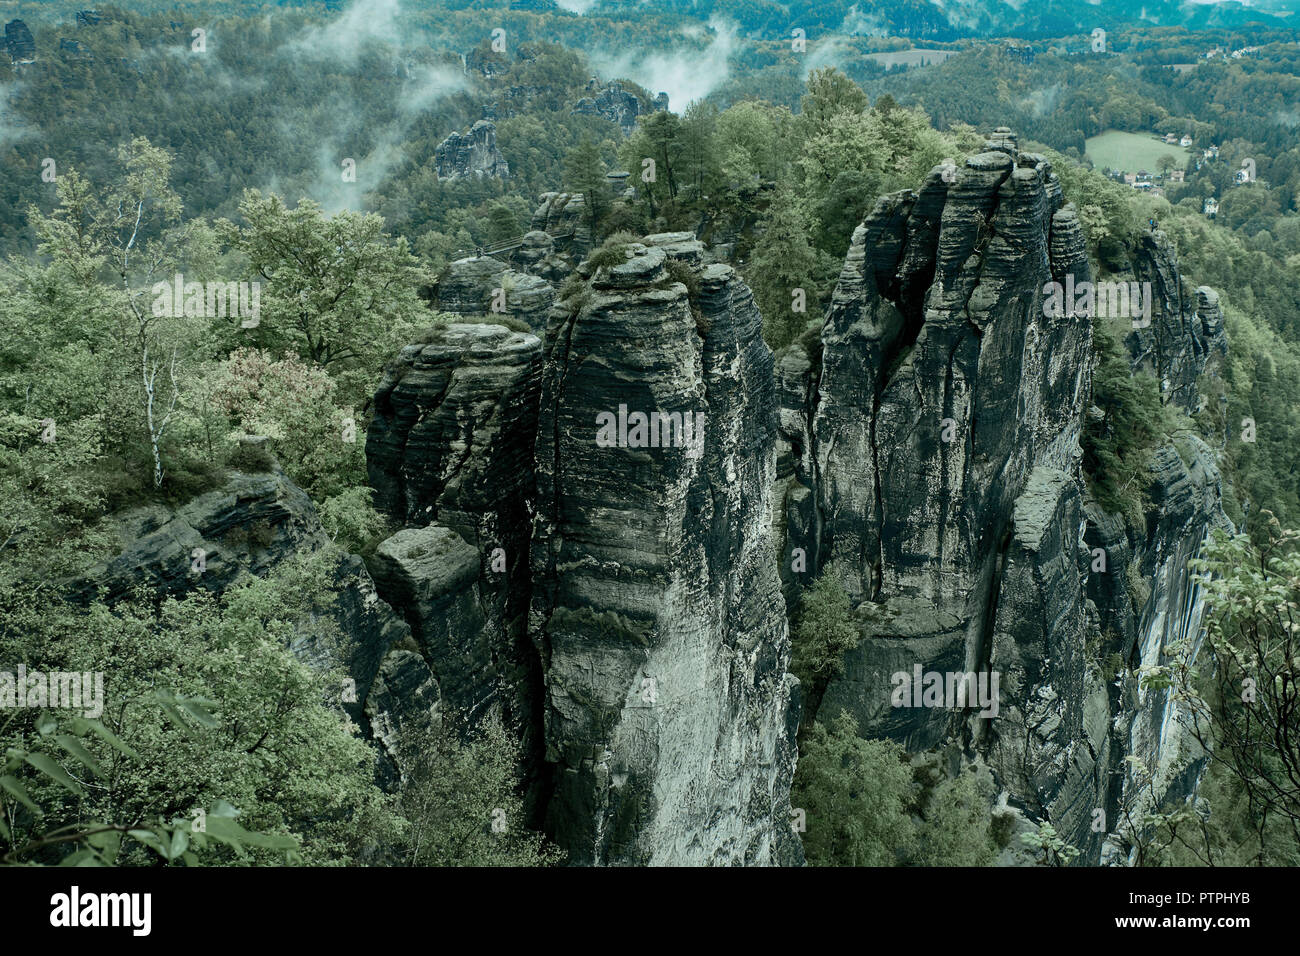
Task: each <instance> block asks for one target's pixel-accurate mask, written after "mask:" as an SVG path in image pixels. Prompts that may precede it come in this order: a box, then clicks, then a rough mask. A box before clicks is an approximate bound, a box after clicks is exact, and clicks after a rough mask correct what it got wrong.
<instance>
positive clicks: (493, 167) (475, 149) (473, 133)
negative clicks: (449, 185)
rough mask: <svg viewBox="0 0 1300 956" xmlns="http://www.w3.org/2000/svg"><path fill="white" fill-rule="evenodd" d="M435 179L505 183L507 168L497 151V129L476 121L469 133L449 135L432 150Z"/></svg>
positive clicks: (493, 125) (483, 121)
mask: <svg viewBox="0 0 1300 956" xmlns="http://www.w3.org/2000/svg"><path fill="white" fill-rule="evenodd" d="M434 165H435V167H436V168H437V171H438V178H439V179H463V178H464V177H466V176H474V177H475V178H477V179H482V178H483V177H484V176H488V177H491V178H494V179H506V178H508V177H509V176H510V164H509V163H507V162H506V158H505V157H504V156H502V155H501V150H499V149H497V127H496V124H495V123H493V122H492V121H491V120H479V121H478V122H477V123H475V124H474V125H473V126H471V127H470V128H469V132H467V133H461V132H452V133H451V135H449V136H448V137H447V138H446V139H445V140H443V141H442V142H441V143H440V144H439V145H438V148H437V149H436V150H434Z"/></svg>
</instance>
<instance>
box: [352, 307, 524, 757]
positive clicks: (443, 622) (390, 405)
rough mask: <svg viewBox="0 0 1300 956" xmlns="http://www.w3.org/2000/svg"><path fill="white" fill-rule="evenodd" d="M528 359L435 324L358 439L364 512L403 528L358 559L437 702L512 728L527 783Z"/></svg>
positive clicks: (502, 334)
mask: <svg viewBox="0 0 1300 956" xmlns="http://www.w3.org/2000/svg"><path fill="white" fill-rule="evenodd" d="M541 361H542V343H541V341H540V340H539V339H538V338H537V337H536V336H534V335H529V334H526V333H520V332H512V331H510V330H508V329H506V328H504V327H503V326H500V325H476V324H452V325H448V326H442V327H437V328H435V329H433V330H431V333H430V336H429V340H428V341H427V342H424V343H421V344H417V345H412V346H409V347H407V348H406V349H403V351H402V352H401V354H400V355H399V356H398V357H397V359H396V360H395V361H394V362H393V363H392V364H391V365H390V367H389V369H388V371H387V373H386V375H385V377H384V379H383V381H382V382H381V383H380V387H379V390H378V392H377V393H376V395H375V401H374V417H373V419H372V421H371V424H370V429H369V432H368V434H367V437H366V460H367V469H368V473H369V480H370V484H371V486H372V487H374V489H375V505H376V507H377V508H379V509H380V510H382V511H385V512H387V513H389V514H391V515H392V516H393V517H395V518H396V519H398V521H400V522H401V523H403V524H405V525H407V526H408V527H407V530H404V531H402V532H399V533H398V535H396V536H395V537H394V538H390V539H389V540H388V541H387V542H385V543H384V544H383V545H381V546H380V548H379V550H378V551H377V553H376V555H375V558H374V560H373V561H372V562H371V566H372V572H373V573H374V574H375V577H376V582H377V583H378V584H379V586H380V593H381V594H382V595H383V596H384V598H385V600H388V601H390V602H392V603H394V604H395V606H398V607H400V608H401V609H402V610H403V611H404V613H405V615H406V619H407V621H408V622H409V623H410V625H411V627H412V630H413V632H414V635H415V638H416V641H417V643H418V644H420V647H421V650H422V651H423V652H424V655H425V659H426V661H427V662H428V663H429V665H430V666H431V668H432V670H433V675H434V676H435V678H436V679H437V680H438V681H439V683H440V685H441V687H442V696H443V698H444V700H445V701H447V702H448V706H449V707H451V708H455V709H458V710H459V711H461V712H462V713H463V714H464V715H465V716H468V718H469V719H470V721H471V722H473V721H475V720H477V719H479V718H481V717H482V716H483V715H485V714H488V713H494V714H495V713H500V714H501V716H502V717H503V718H504V719H505V720H506V722H507V723H508V724H509V725H511V726H514V727H516V728H517V729H519V730H520V732H521V736H522V739H523V742H524V751H525V757H526V759H527V761H528V764H529V765H528V767H527V770H528V772H529V774H530V775H534V774H535V773H536V771H537V770H538V769H539V767H538V765H539V764H540V748H541V743H540V741H541V721H540V707H541V663H540V661H539V660H538V658H537V654H536V651H535V650H534V649H533V647H532V645H531V643H530V642H529V640H528V636H527V632H526V629H525V617H526V613H527V608H528V603H529V593H530V583H529V557H528V553H529V551H528V549H529V537H530V534H531V517H530V510H529V509H530V507H531V500H532V498H533V495H534V477H533V476H534V469H533V445H534V442H535V440H536V432H537V397H538V387H539V381H540V375H541ZM421 549H428V553H429V554H432V553H434V551H440V552H441V555H440V556H439V557H437V558H436V559H433V558H430V559H428V560H425V559H424V558H423V556H422V555H421V554H419V553H418V552H420V551H421ZM448 562H450V563H451V564H453V565H454V569H455V573H451V572H450V571H447V572H446V573H444V571H445V569H443V568H441V567H440V564H444V563H448Z"/></svg>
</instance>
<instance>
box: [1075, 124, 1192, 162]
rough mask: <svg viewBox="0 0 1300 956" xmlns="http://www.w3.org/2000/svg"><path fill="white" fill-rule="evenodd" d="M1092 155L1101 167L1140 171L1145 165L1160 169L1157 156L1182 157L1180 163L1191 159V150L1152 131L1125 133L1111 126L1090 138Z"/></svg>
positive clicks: (1089, 153) (1089, 146)
mask: <svg viewBox="0 0 1300 956" xmlns="http://www.w3.org/2000/svg"><path fill="white" fill-rule="evenodd" d="M1087 151H1088V158H1089V159H1091V160H1092V164H1093V166H1095V167H1096V168H1097V169H1106V168H1107V167H1109V168H1110V169H1122V170H1123V171H1124V172H1126V173H1136V172H1138V171H1139V170H1143V169H1145V170H1146V171H1147V172H1149V173H1154V172H1156V171H1157V170H1156V160H1158V159H1159V158H1160V157H1161V156H1165V155H1169V156H1172V157H1173V158H1174V159H1176V160H1177V161H1178V165H1179V166H1184V165H1186V163H1187V159H1188V157H1189V156H1190V155H1191V150H1187V149H1183V147H1181V146H1171V145H1170V144H1168V143H1165V142H1162V141H1160V140H1158V139H1156V138H1155V136H1153V135H1152V134H1150V133H1123V132H1120V131H1119V130H1116V129H1108V130H1106V132H1104V133H1099V134H1098V135H1096V136H1092V137H1089V139H1088V141H1087Z"/></svg>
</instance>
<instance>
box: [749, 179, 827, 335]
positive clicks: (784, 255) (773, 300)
mask: <svg viewBox="0 0 1300 956" xmlns="http://www.w3.org/2000/svg"><path fill="white" fill-rule="evenodd" d="M762 229H763V234H762V237H761V238H760V239H759V240H758V243H757V244H756V245H755V247H754V255H753V258H752V259H751V261H750V267H749V270H748V273H749V276H750V286H751V288H753V290H754V298H755V300H756V301H757V302H758V309H759V312H760V313H761V314H762V316H763V338H764V340H765V341H766V342H767V344H768V345H769V346H770V347H771V348H773V349H779V348H782V347H784V346H786V345H788V344H789V343H790V342H791V341H792V340H793V339H794V338H795V337H796V336H797V335H798V334H799V333H800V332H801V331H802V330H803V327H804V326H805V325H806V324H807V321H808V318H809V314H808V313H809V311H810V310H813V311H815V310H816V309H817V307H818V306H817V253H816V252H815V251H814V250H813V247H812V245H811V243H809V241H808V220H807V217H806V215H805V214H804V211H803V209H802V208H800V206H799V203H798V201H797V200H796V199H795V195H794V192H793V190H791V189H790V187H789V186H786V185H782V186H780V187H778V189H777V192H776V196H775V198H774V199H773V200H772V204H771V206H769V207H768V210H767V215H766V216H764V217H763V222H762Z"/></svg>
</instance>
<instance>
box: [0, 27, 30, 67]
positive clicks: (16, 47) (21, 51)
mask: <svg viewBox="0 0 1300 956" xmlns="http://www.w3.org/2000/svg"><path fill="white" fill-rule="evenodd" d="M5 50H6V52H7V53H8V54H9V58H10V59H11V60H13V61H14V63H31V62H32V61H33V60H35V59H36V40H35V39H34V38H33V37H32V31H31V30H29V29H28V28H27V24H25V23H23V21H22V20H10V21H9V22H8V23H6V24H5Z"/></svg>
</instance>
